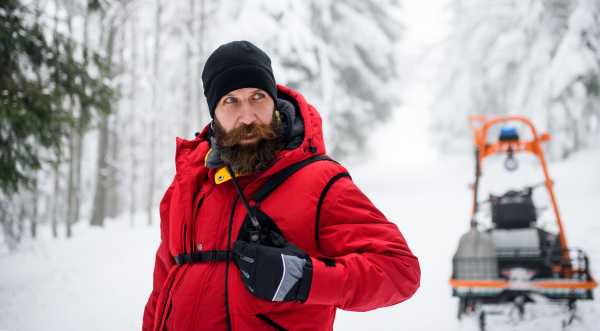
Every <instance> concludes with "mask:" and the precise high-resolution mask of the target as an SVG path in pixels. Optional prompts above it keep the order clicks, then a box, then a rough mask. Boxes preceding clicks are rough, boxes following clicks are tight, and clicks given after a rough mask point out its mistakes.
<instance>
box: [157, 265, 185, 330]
mask: <svg viewBox="0 0 600 331" xmlns="http://www.w3.org/2000/svg"><path fill="white" fill-rule="evenodd" d="M179 270H181V266H179V267H178V268H177V271H175V275H173V279H171V284H169V288H168V289H167V296H166V297H165V304H164V305H163V309H162V316H161V317H160V324H159V325H158V330H159V331H160V330H161V326H162V325H163V322H165V320H164V319H165V309H166V308H167V302H169V292H171V287H173V282H174V281H175V278H177V275H178V274H179Z"/></svg>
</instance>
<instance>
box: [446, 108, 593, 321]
mask: <svg viewBox="0 0 600 331" xmlns="http://www.w3.org/2000/svg"><path fill="white" fill-rule="evenodd" d="M509 121H510V122H513V123H514V122H522V123H524V125H525V127H529V128H530V129H531V133H532V134H533V139H532V140H521V139H519V134H518V132H517V128H516V127H507V126H505V127H502V128H501V130H500V135H499V138H498V139H497V140H496V141H494V142H489V141H488V137H487V135H488V131H490V127H491V126H493V125H498V124H506V122H509ZM476 124H477V126H476ZM469 126H470V128H471V130H472V131H473V132H474V134H475V158H476V170H475V183H474V184H473V185H471V188H472V189H473V191H474V196H473V211H472V217H471V230H470V231H469V232H468V233H467V234H465V235H464V236H463V237H462V238H461V239H460V242H459V247H458V249H457V252H456V254H455V255H454V258H453V273H452V276H451V278H450V285H451V286H452V289H453V296H456V297H459V307H458V318H459V319H460V318H461V316H462V315H463V314H465V313H469V314H471V315H473V314H474V315H476V317H477V318H478V322H479V326H480V328H481V330H482V331H483V330H485V314H486V312H485V311H484V309H483V305H489V304H513V305H514V307H516V309H517V311H518V312H519V314H520V316H521V317H522V316H523V314H524V309H525V308H524V305H525V303H527V302H538V301H545V302H547V301H551V302H554V303H564V304H567V306H568V311H569V316H568V317H567V318H566V319H565V320H564V321H563V326H566V325H568V324H571V322H572V321H573V319H575V318H576V315H575V301H576V300H592V299H593V296H592V290H593V289H594V288H596V286H597V283H596V281H595V280H594V278H593V277H592V276H591V275H590V268H589V262H588V258H587V256H586V255H585V254H584V253H583V251H581V250H579V249H574V248H569V247H568V245H567V239H566V237H565V233H564V231H563V226H562V220H561V217H560V214H559V212H558V207H557V204H556V199H555V196H554V192H553V190H552V184H553V183H552V180H550V177H549V176H548V169H547V167H546V161H545V159H544V152H543V150H542V146H541V142H543V141H549V140H550V135H549V134H547V133H544V134H538V133H537V131H536V130H535V127H534V126H533V124H532V123H531V122H530V121H529V120H528V119H527V118H524V117H521V116H499V117H494V118H491V119H489V120H488V119H486V117H485V116H471V117H469ZM496 128H497V126H496ZM517 153H531V154H533V155H535V156H537V158H539V161H540V163H541V167H542V169H543V171H544V176H545V182H544V183H542V184H540V185H537V186H530V187H525V188H524V189H522V190H521V191H514V190H511V191H508V192H506V193H505V194H504V195H502V196H495V195H491V194H490V196H489V198H488V199H487V200H485V201H483V202H478V197H477V193H478V186H479V180H480V177H481V166H482V161H483V160H484V159H485V158H486V157H488V156H491V155H494V154H501V155H506V160H505V163H504V167H505V168H506V169H507V170H515V169H516V168H517V166H518V163H517V161H516V159H515V158H514V155H515V154H517ZM539 186H545V187H546V189H547V190H548V193H549V196H550V200H552V205H553V209H554V213H555V214H556V222H557V228H558V233H557V234H553V233H550V232H547V231H545V230H543V229H541V228H540V227H538V226H537V224H536V222H537V214H538V213H537V210H536V206H535V205H534V203H533V200H532V193H533V190H534V189H535V188H536V187H539ZM483 204H489V206H490V214H491V227H489V228H487V229H485V228H484V225H483V224H481V223H480V222H478V220H477V219H476V215H478V213H477V212H478V211H479V209H480V207H482V205H483Z"/></svg>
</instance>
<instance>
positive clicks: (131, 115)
mask: <svg viewBox="0 0 600 331" xmlns="http://www.w3.org/2000/svg"><path fill="white" fill-rule="evenodd" d="M131 27H132V28H131V34H132V39H133V40H132V44H133V47H132V54H131V91H130V93H129V100H130V101H131V103H130V104H133V105H135V104H136V102H137V100H136V95H137V70H136V69H137V67H136V66H137V60H138V58H137V33H136V31H135V29H136V26H135V21H134V22H133V23H132V24H131ZM136 109H137V108H136V107H135V106H133V107H130V109H129V148H130V153H129V155H130V157H131V183H130V186H129V198H130V202H129V204H130V205H129V224H130V225H131V226H132V227H133V226H134V218H135V212H136V202H137V199H136V196H137V195H136V192H137V189H136V185H137V172H138V169H137V167H138V162H137V155H136V149H137V142H136V139H135V138H136V134H137V132H135V130H134V128H135V125H134V123H136V118H135V113H136V112H135V110H136Z"/></svg>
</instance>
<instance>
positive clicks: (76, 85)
mask: <svg viewBox="0 0 600 331" xmlns="http://www.w3.org/2000/svg"><path fill="white" fill-rule="evenodd" d="M0 26H2V29H1V30H0V155H1V156H0V187H1V188H2V192H3V193H4V194H7V195H11V194H13V193H15V192H17V191H18V190H19V188H20V187H27V188H31V186H32V184H35V181H34V178H35V177H34V174H35V171H37V170H39V169H40V167H41V165H42V163H43V162H58V161H59V160H60V158H61V156H62V149H63V147H64V144H65V142H66V139H67V138H68V137H69V135H70V133H71V131H72V130H79V131H83V130H85V129H88V128H90V125H91V119H92V116H93V113H94V112H95V111H99V112H103V113H108V112H110V106H111V101H112V98H113V95H114V92H113V91H112V89H111V88H110V87H109V86H107V85H106V84H104V83H103V82H102V80H101V79H99V78H98V77H95V76H93V75H91V74H90V72H91V68H92V67H96V68H101V67H102V66H103V64H102V59H101V57H100V56H98V54H95V53H91V52H89V51H88V50H87V49H81V51H82V52H83V54H82V57H83V60H79V59H77V58H75V51H76V49H80V48H78V47H76V46H77V45H76V43H74V42H73V41H72V40H71V39H70V37H69V36H65V35H62V34H60V33H56V32H55V33H52V35H51V38H48V37H47V35H48V31H45V27H44V26H43V25H42V24H40V23H39V22H38V21H37V20H36V19H35V16H34V15H33V13H31V12H30V11H29V10H28V9H27V8H25V7H23V6H22V5H21V4H20V2H19V1H18V0H3V1H2V2H0ZM89 60H91V61H89ZM90 62H91V63H90ZM75 102H77V103H78V105H79V110H80V111H79V116H77V117H75V116H73V113H72V109H71V107H72V106H73V103H75ZM69 103H70V104H69Z"/></svg>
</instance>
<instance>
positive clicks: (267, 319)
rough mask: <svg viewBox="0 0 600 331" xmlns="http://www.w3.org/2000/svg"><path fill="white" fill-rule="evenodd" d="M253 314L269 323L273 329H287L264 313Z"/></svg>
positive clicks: (284, 330) (281, 330)
mask: <svg viewBox="0 0 600 331" xmlns="http://www.w3.org/2000/svg"><path fill="white" fill-rule="evenodd" d="M254 316H256V317H258V318H260V319H261V320H263V321H265V322H266V323H267V324H269V325H270V326H272V327H274V328H275V329H277V330H279V331H288V329H286V328H284V327H283V326H281V325H279V324H277V323H276V322H275V321H273V320H272V319H270V318H268V317H267V316H265V315H264V314H257V315H254Z"/></svg>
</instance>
